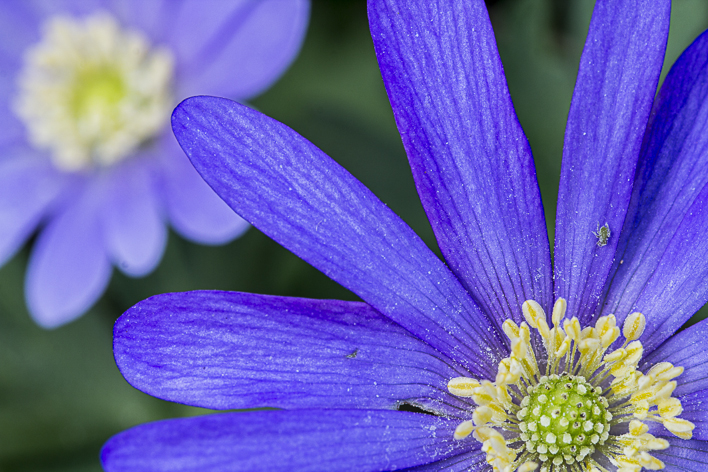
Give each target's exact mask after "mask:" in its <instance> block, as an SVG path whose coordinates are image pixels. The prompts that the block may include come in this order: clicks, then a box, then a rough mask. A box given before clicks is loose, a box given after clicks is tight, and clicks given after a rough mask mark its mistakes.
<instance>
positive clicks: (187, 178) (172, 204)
mask: <svg viewBox="0 0 708 472" xmlns="http://www.w3.org/2000/svg"><path fill="white" fill-rule="evenodd" d="M163 145H164V146H165V151H166V155H165V156H163V158H162V159H161V162H162V165H163V173H162V175H161V177H162V179H161V184H162V191H163V193H162V196H163V198H164V203H165V207H166V208H165V210H166V212H167V216H168V217H169V219H170V223H171V224H172V226H173V227H174V228H175V229H176V230H177V231H178V232H179V233H180V234H181V235H182V236H184V237H185V238H187V239H191V240H193V241H196V242H199V243H202V244H223V243H225V242H227V241H230V240H232V239H233V238H235V237H237V236H238V235H239V234H241V233H243V232H244V231H246V230H247V229H248V227H249V225H248V223H247V222H246V221H244V220H243V219H242V218H241V217H240V216H238V215H237V214H235V213H234V212H233V211H232V210H231V208H229V206H228V205H227V204H226V203H224V201H223V200H222V199H221V198H219V196H218V195H217V194H216V193H214V191H213V190H212V189H211V188H210V187H209V186H208V185H207V184H206V182H204V179H202V178H201V177H200V176H199V174H198V173H197V171H195V170H194V167H193V166H192V164H191V163H190V162H189V159H187V158H186V157H185V155H184V152H182V150H181V149H180V148H179V145H178V144H177V142H176V141H175V140H174V139H173V137H172V136H166V137H165V139H164V141H163Z"/></svg>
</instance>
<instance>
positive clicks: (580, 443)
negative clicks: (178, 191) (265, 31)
mask: <svg viewBox="0 0 708 472" xmlns="http://www.w3.org/2000/svg"><path fill="white" fill-rule="evenodd" d="M368 6H369V21H370V26H371V35H372V38H373V40H374V45H375V48H376V54H377V57H378V61H379V65H380V68H381V72H382V75H383V79H384V83H385V85H386V89H387V92H388V96H389V99H390V101H391V105H392V107H393V111H394V115H395V118H396V122H397V124H398V128H399V131H400V133H401V137H402V139H403V143H404V146H405V148H406V151H407V153H408V157H409V160H410V164H411V168H412V171H413V175H414V177H415V180H416V184H417V187H418V192H419V194H420V196H421V200H422V203H423V206H424V208H425V210H426V212H427V214H428V217H429V219H430V222H431V224H432V227H433V229H434V231H435V234H436V237H437V240H438V244H439V246H440V249H441V251H442V253H443V255H444V257H445V261H446V263H447V264H445V263H443V262H442V261H441V260H440V259H438V258H437V257H436V256H435V255H434V254H433V252H432V251H431V250H430V249H429V248H428V247H427V246H426V245H425V244H424V243H423V242H422V240H421V239H420V238H418V237H417V236H416V235H415V234H414V233H413V231H412V230H411V229H410V228H409V227H408V226H407V225H406V224H405V223H404V222H403V221H401V219H400V218H398V217H397V216H396V215H395V214H394V213H393V212H392V211H391V210H389V209H388V208H387V207H386V205H384V204H383V203H382V202H381V201H379V200H378V199H377V198H376V197H375V196H374V195H373V194H372V193H371V192H370V191H369V190H368V189H366V188H365V187H364V186H363V185H362V184H361V183H360V182H358V181H357V180H356V179H355V178H354V177H352V176H351V175H350V174H349V173H348V172H346V171H345V170H344V169H342V168H341V167H340V166H338V165H337V164H336V163H335V162H334V161H332V160H331V159H330V158H328V157H327V156H326V155H325V154H324V153H323V152H322V151H320V150H319V149H317V148H316V147H315V146H314V145H313V144H311V143H309V142H308V141H306V140H305V139H304V138H302V137H301V136H299V135H298V134H296V133H295V132H294V131H292V130H291V129H289V128H287V127H286V126H284V125H283V124H281V123H278V122H276V121H274V120H272V119H270V118H268V117H266V116H263V115H262V114H259V113H258V112H256V111H253V110H251V109H249V108H247V107H244V106H242V105H239V104H236V103H234V102H231V101H228V100H225V99H220V98H213V97H196V98H191V99H188V100H185V101H184V102H183V103H182V104H180V106H179V107H178V108H177V109H176V110H175V112H174V113H173V129H174V131H175V134H176V136H177V139H178V141H179V142H180V145H181V146H182V147H183V149H184V150H185V151H186V153H187V154H188V156H189V157H190V159H191V160H192V162H193V164H194V165H195V167H196V169H197V170H198V172H199V173H200V174H201V175H202V176H203V177H204V179H205V180H206V181H207V182H208V183H209V185H211V187H212V188H213V189H214V190H215V191H216V192H217V193H218V194H219V195H220V196H221V197H222V198H223V199H224V200H225V201H226V202H227V203H228V204H229V206H231V207H232V208H233V209H234V211H236V212H237V213H238V214H240V215H241V216H243V217H244V218H245V219H247V220H248V221H249V222H251V223H252V224H253V225H255V226H256V227H258V228H259V229H261V230H262V231H263V232H264V233H266V234H268V235H269V236H270V237H272V238H273V239H274V240H276V241H278V242H279V243H280V244H282V245H283V246H285V247H287V248H288V249H290V250H291V251H293V252H294V253H295V254H297V255H298V256H300V257H302V258H303V259H304V260H306V261H307V262H309V263H310V264H312V265H313V266H315V267H317V268H318V269H320V270H321V271H322V272H324V273H325V274H327V275H328V276H329V277H331V278H332V279H334V280H335V281H337V282H339V283H340V284H342V285H343V286H345V287H347V288H349V289H350V290H352V291H353V292H354V293H356V294H357V295H358V296H359V297H361V299H362V300H363V302H342V301H333V300H304V299H289V298H282V297H274V296H264V295H254V294H245V293H232V292H188V293H177V294H164V295H159V296H156V297H153V298H150V299H148V300H145V301H143V302H141V303H139V304H137V305H136V306H135V307H133V308H132V309H130V310H129V311H128V312H126V313H125V314H124V315H123V316H122V317H121V318H120V319H119V320H118V322H117V323H116V326H115V330H114V353H115V357H116V362H117V364H118V367H119V368H120V370H121V372H122V373H123V375H124V376H125V378H126V379H127V380H128V382H130V383H131V384H132V385H133V386H135V387H136V388H138V389H140V390H142V391H144V392H146V393H148V394H150V395H153V396H156V397H158V398H162V399H165V400H171V401H176V402H181V403H186V404H189V405H195V406H200V407H206V408H215V409H231V408H254V407H278V408H282V410H279V411H255V412H247V413H224V414H218V415H210V416H203V417H197V418H186V419H175V420H168V421H163V422H157V423H151V424H146V425H141V426H138V427H135V428H133V429H131V430H128V431H125V432H123V433H121V434H119V435H117V436H116V437H114V438H113V439H111V440H110V441H109V442H108V443H107V444H106V446H105V447H104V450H103V453H102V460H103V464H104V467H105V469H106V470H107V471H109V472H122V471H128V470H130V471H148V470H149V471H163V470H164V471H166V470H182V471H196V470H199V471H204V470H211V471H227V470H228V471H235V470H279V469H287V470H344V471H349V470H371V471H374V470H392V469H407V468H411V469H412V470H443V469H444V470H473V471H488V470H492V469H494V470H495V471H502V472H510V471H515V470H519V471H522V472H528V471H530V470H541V471H546V472H550V471H615V470H617V471H621V472H630V471H639V470H641V469H643V468H646V469H650V470H656V469H661V468H663V469H664V470H667V471H685V470H700V469H702V468H704V464H706V463H708V442H706V440H708V428H707V426H706V425H707V424H708V423H706V421H705V418H706V410H705V407H704V405H705V401H706V399H708V375H707V374H706V372H707V371H706V367H705V366H706V362H705V361H706V357H707V354H706V350H705V349H704V347H703V346H702V343H703V340H704V339H705V337H706V336H708V323H707V322H701V323H698V324H697V325H695V326H693V327H691V328H689V329H687V330H685V331H682V332H680V333H678V334H675V335H674V333H675V332H676V331H677V330H678V328H679V327H680V326H682V324H683V323H684V322H685V321H686V320H687V319H688V318H689V317H690V316H691V315H692V314H693V313H694V312H695V311H696V310H697V309H698V308H699V307H701V306H702V305H703V304H704V303H705V302H706V300H708V285H707V282H706V280H708V278H706V275H708V274H707V272H708V244H706V238H705V236H704V235H705V233H706V230H707V229H708V204H707V203H708V202H707V200H706V196H707V195H708V185H707V184H708V153H707V152H705V149H706V148H705V144H706V142H707V141H706V140H708V133H706V130H707V125H708V100H706V98H707V95H708V85H707V84H708V35H706V34H704V35H703V36H701V37H700V38H698V39H697V40H696V42H695V43H694V44H693V45H692V46H691V47H690V48H689V49H688V50H687V51H686V52H685V53H684V54H683V56H681V58H680V59H679V60H678V61H677V63H676V65H675V66H674V67H673V69H672V71H671V72H670V74H669V75H668V77H667V78H666V81H665V83H664V84H663V86H662V89H661V91H660V93H659V94H658V96H657V97H656V99H655V90H656V87H657V83H658V79H659V72H660V69H661V65H662V62H663V56H664V49H665V45H666V39H667V35H668V29H669V14H670V2H669V0H659V1H657V0H628V1H622V2H617V1H609V0H598V2H597V3H596V6H595V10H594V13H593V17H592V21H591V24H590V31H589V34H588V38H587V41H586V45H585V49H584V51H583V55H582V58H581V62H580V70H579V73H578V80H577V85H576V89H575V93H574V96H573V100H572V104H571V107H570V113H569V117H568V126H567V131H566V137H565V148H564V155H563V163H562V173H561V184H560V191H559V198H558V211H557V222H556V241H555V250H554V260H553V262H552V261H551V256H550V248H549V241H548V237H547V234H546V226H545V223H544V216H543V208H542V205H541V198H540V195H539V189H538V185H537V183H536V175H535V170H534V166H533V160H532V156H531V151H530V149H529V146H528V143H527V141H526V138H525V136H524V134H523V132H522V130H521V127H520V125H519V123H518V121H517V118H516V116H515V113H514V109H513V105H512V102H511V99H510V97H509V93H508V90H507V86H506V82H505V78H504V74H503V70H502V65H501V62H500V60H499V56H498V53H497V50H496V45H495V41H494V37H493V32H492V29H491V25H490V22H489V18H488V15H487V12H486V10H485V8H484V3H483V2H482V0H467V1H459V2H437V1H430V0H370V1H369V4H368ZM546 313H548V315H546ZM672 335H673V336H672ZM620 338H624V342H623V341H622V340H620ZM411 410H413V411H411ZM420 410H423V411H426V412H428V413H431V414H423V413H420ZM480 442H481V443H482V444H481V445H480Z"/></svg>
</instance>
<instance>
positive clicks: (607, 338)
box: [600, 326, 620, 349]
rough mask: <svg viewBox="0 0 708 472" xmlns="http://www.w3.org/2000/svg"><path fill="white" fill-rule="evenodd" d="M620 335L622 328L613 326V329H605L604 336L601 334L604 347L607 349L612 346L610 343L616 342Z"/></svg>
mask: <svg viewBox="0 0 708 472" xmlns="http://www.w3.org/2000/svg"><path fill="white" fill-rule="evenodd" d="M619 336H620V329H619V328H618V327H617V326H614V327H612V328H611V329H609V330H607V331H605V332H604V333H603V334H602V336H600V340H601V341H602V347H604V348H605V349H607V348H608V347H610V344H612V343H613V342H615V341H616V340H617V338H619Z"/></svg>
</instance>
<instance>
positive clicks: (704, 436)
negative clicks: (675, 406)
mask: <svg viewBox="0 0 708 472" xmlns="http://www.w3.org/2000/svg"><path fill="white" fill-rule="evenodd" d="M679 399H680V400H681V406H682V407H683V412H682V413H681V418H683V419H684V420H687V421H690V422H691V423H693V424H694V425H695V427H696V428H695V429H694V430H693V439H698V440H701V441H708V410H706V402H708V388H706V389H705V390H699V391H697V392H693V393H689V394H687V395H683V396H681V397H679Z"/></svg>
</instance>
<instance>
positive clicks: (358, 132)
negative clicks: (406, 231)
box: [0, 0, 708, 472]
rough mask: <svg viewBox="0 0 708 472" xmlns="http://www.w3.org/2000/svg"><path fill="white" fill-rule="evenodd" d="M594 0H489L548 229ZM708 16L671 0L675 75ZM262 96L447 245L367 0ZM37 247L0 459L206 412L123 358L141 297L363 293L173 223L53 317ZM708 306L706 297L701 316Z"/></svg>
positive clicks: (322, 25)
mask: <svg viewBox="0 0 708 472" xmlns="http://www.w3.org/2000/svg"><path fill="white" fill-rule="evenodd" d="M148 1H149V0H148ZM593 3H594V2H593V1H592V0H495V1H489V2H488V5H489V8H490V15H491V18H492V22H493V23H494V27H495V31H496V34H497V42H498V45H499V50H500V53H501V57H502V60H503V62H504V65H505V69H506V74H507V77H508V81H509V88H510V90H511V95H512V97H513V99H514V103H515V105H516V109H517V113H518V115H519V119H520V121H521V123H522V125H523V127H524V129H525V131H526V133H527V136H528V138H529V141H530V142H531V146H532V148H533V150H534V155H535V159H536V166H537V171H538V179H539V182H540V185H541V192H542V195H543V199H544V204H545V208H546V216H547V221H548V222H550V224H549V231H550V234H551V238H552V235H553V224H552V223H553V221H554V218H555V199H556V191H557V187H558V179H559V174H560V156H561V151H562V145H563V133H564V128H565V120H566V115H567V113H568V107H569V104H570V98H571V95H572V90H573V84H574V81H575V74H576V68H577V64H578V61H579V58H580V52H581V50H582V46H583V41H584V38H585V34H586V30H587V25H588V23H589V21H590V14H591V12H592V6H593ZM706 26H708V2H705V0H674V7H673V18H672V28H671V36H670V39H669V50H668V53H667V59H666V64H667V66H665V69H664V75H665V73H666V71H667V70H668V66H670V65H671V64H672V63H673V61H674V60H675V59H676V57H678V55H679V54H680V53H681V51H682V50H683V49H684V48H685V47H686V46H687V45H688V44H689V43H690V42H691V41H692V40H693V39H694V38H695V37H696V36H697V35H698V34H699V33H700V32H702V31H703V29H705V28H706ZM253 104H254V105H255V106H256V107H257V108H259V109H260V110H261V111H263V112H264V113H266V114H268V115H270V116H273V117H275V118H276V119H278V120H280V121H282V122H284V123H286V124H288V125H289V126H291V127H292V128H294V129H295V130H297V131H298V132H300V133H301V134H302V135H304V136H305V137H307V138H308V139H310V140H311V141H312V142H314V143H315V144H317V145H318V146H319V147H320V148H321V149H323V150H324V151H325V152H327V153H328V154H329V155H330V156H332V157H333V158H334V159H336V160H337V161H338V162H340V163H341V164H342V165H343V166H344V167H346V168H347V169H349V170H350V171H351V172H352V173H353V174H354V175H355V176H356V177H358V178H359V179H360V180H361V181H363V182H364V183H365V184H366V185H367V186H368V187H369V188H371V189H372V190H373V191H374V193H376V194H377V195H378V196H379V197H380V198H381V199H382V200H383V201H384V202H386V203H387V204H388V205H389V206H390V207H391V208H392V209H393V210H395V211H396V212H397V213H398V214H399V215H401V216H402V217H403V219H404V220H405V221H407V222H408V223H409V224H410V225H411V226H412V227H413V229H415V230H416V231H417V232H418V234H420V235H421V236H422V237H423V239H424V240H425V241H426V242H427V243H428V244H429V245H430V246H431V247H432V248H434V249H435V250H436V251H437V248H436V246H435V240H434V238H433V234H432V231H431V230H430V227H429V225H428V223H427V220H426V217H425V214H424V213H423V210H422V208H421V207H420V203H419V201H418V197H417V195H416V193H415V189H414V185H413V180H412V177H411V174H410V170H409V168H408V164H407V161H406V156H405V153H404V151H403V148H402V145H401V142H400V138H399V136H398V133H397V131H396V127H395V124H394V121H393V115H392V113H391V111H390V108H389V104H388V99H387V97H386V94H385V91H384V87H383V83H382V81H381V77H380V75H379V71H378V67H377V64H376V58H375V56H374V50H373V45H372V43H371V39H370V37H369V34H368V25H367V20H366V5H365V1H364V0H313V6H312V20H311V26H310V30H309V33H308V36H307V39H306V42H305V45H304V48H303V50H302V53H301V55H300V57H299V58H298V59H297V61H296V62H295V64H294V65H293V67H292V68H291V69H290V70H289V71H288V72H287V73H286V74H285V76H284V77H283V78H282V80H281V81H280V82H279V83H278V84H276V85H275V86H274V87H273V88H272V89H271V90H270V91H268V92H267V93H266V94H264V95H262V96H261V97H258V98H257V99H255V100H253ZM27 255H28V249H27V247H25V248H24V250H23V251H21V252H20V254H18V255H17V256H16V257H15V258H14V259H13V260H11V261H10V262H9V263H8V264H7V265H5V266H4V267H3V268H2V269H0V471H2V472H14V471H29V472H50V471H51V472H60V471H61V472H69V471H72V472H89V471H90V472H98V471H100V470H101V468H100V464H99V461H98V453H99V450H100V448H101V445H102V444H103V443H104V442H105V441H106V439H108V438H109V437H110V436H111V435H113V434H115V433H118V432H119V431H121V430H123V429H126V428H129V427H131V426H133V425H136V424H139V423H144V422H147V421H154V420H158V419H163V418H169V417H176V416H186V415H195V414H203V413H205V410H201V409H197V408H190V407H185V406H182V405H177V404H172V403H167V402H163V401H160V400H156V399H154V398H151V397H149V396H147V395H145V394H143V393H141V392H139V391H137V390H134V389H133V388H132V387H130V386H129V385H128V384H127V383H126V382H125V381H124V380H123V378H122V377H121V375H120V373H119V372H118V370H117V369H116V367H115V365H114V363H113V357H112V352H111V329H112V325H113V322H114V321H115V319H116V318H117V317H118V316H120V314H121V313H122V312H123V311H125V310H126V309H127V308H128V307H130V306H131V305H133V304H134V303H136V302H138V301H140V300H141V299H143V298H146V297H148V296H150V295H154V294H157V293H162V292H173V291H184V290H193V289H223V290H240V291H248V292H258V293H268V294H279V295H289V296H302V297H313V298H343V299H354V298H355V297H354V296H353V295H352V294H351V293H350V292H348V291H347V290H345V289H343V288H341V287H340V286H338V285H337V284H336V283H334V282H332V281H331V280H329V279H328V278H327V277H325V276H324V275H322V274H320V273H319V272H318V271H317V270H315V269H313V268H312V267H310V266H309V265H307V264H306V263H304V262H303V261H301V260H300V259H298V258H297V257H295V256H293V255H292V254H290V253H289V252H288V251H286V250H284V249H282V248H281V247H280V246H278V245H277V244H275V243H273V242H272V241H271V240H269V239H268V238H267V237H265V236H264V235H262V234H261V233H260V232H258V231H257V230H255V229H251V230H249V231H248V232H247V233H246V234H245V235H244V236H243V237H242V238H241V239H239V240H237V241H234V242H232V243H231V244H228V245H226V246H221V247H205V246H197V245H194V244H191V243H189V242H186V241H185V240H183V239H180V238H179V237H178V236H176V235H174V234H170V238H169V244H168V247H167V251H166V253H165V257H164V260H163V261H162V263H161V265H160V266H159V268H158V269H157V270H156V271H155V272H154V273H152V274H151V275H149V276H148V277H145V278H142V279H131V278H128V277H125V276H124V275H122V274H121V273H118V272H115V273H114V276H113V280H112V282H111V285H110V287H109V289H108V291H107V292H106V294H105V295H104V297H103V298H102V299H101V300H100V301H99V303H98V304H97V305H96V306H95V307H94V308H93V309H92V310H91V311H90V312H89V313H88V314H86V315H85V316H84V317H83V318H81V319H79V320H78V321H76V322H74V323H72V324H70V325H68V326H65V327H62V328H59V329H57V330H54V331H43V330H42V329H40V328H38V327H37V326H35V325H34V324H33V323H32V322H31V321H30V319H29V316H28V314H27V311H26V308H25V306H24V298H23V278H24V268H25V265H26V262H27ZM705 316H706V310H705V308H704V309H703V310H701V312H699V314H698V315H697V317H700V318H703V317H705ZM695 319H698V318H694V320H695Z"/></svg>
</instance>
